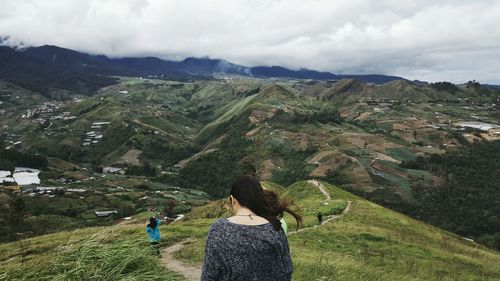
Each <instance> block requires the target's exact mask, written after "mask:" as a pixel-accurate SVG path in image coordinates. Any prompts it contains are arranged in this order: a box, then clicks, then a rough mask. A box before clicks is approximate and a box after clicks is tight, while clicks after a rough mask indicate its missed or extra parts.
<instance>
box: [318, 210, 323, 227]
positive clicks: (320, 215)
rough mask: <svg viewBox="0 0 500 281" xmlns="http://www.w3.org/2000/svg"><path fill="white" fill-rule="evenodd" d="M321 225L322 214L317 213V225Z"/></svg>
mask: <svg viewBox="0 0 500 281" xmlns="http://www.w3.org/2000/svg"><path fill="white" fill-rule="evenodd" d="M322 223H323V214H322V213H321V212H319V213H318V224H320V225H321V224H322Z"/></svg>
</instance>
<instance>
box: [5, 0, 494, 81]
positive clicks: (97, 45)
mask: <svg viewBox="0 0 500 281" xmlns="http://www.w3.org/2000/svg"><path fill="white" fill-rule="evenodd" d="M0 5H1V7H2V9H1V10H0V36H10V38H11V39H10V40H13V41H22V42H24V43H25V44H29V45H43V44H53V45H58V46H62V47H67V48H71V49H76V50H80V51H85V52H90V53H96V54H101V53H102V54H106V55H108V56H113V57H119V56H146V55H152V56H159V57H162V58H165V59H182V58H184V57H187V56H210V57H213V58H224V59H227V60H230V61H233V62H236V63H241V64H245V65H249V66H254V65H283V66H287V67H292V68H299V67H307V68H311V69H318V70H326V71H332V72H334V73H359V74H361V73H364V74H366V73H381V74H393V75H401V76H404V77H407V78H409V79H420V80H427V81H440V80H448V81H453V82H465V81H467V80H471V79H477V80H479V81H481V82H485V83H497V84H500V76H499V74H500V29H498V28H497V25H498V19H500V2H498V1H489V0H477V1H461V0H448V1H439V0H436V1H430V0H423V1H416V0H405V1H401V0H380V1H368V0H337V1H330V0H315V1H303V0H275V1H269V0H211V1H197V0H177V1H174V0H149V1H146V0H134V1H124V0H79V1H65V0H44V1H41V0H40V1H35V0H25V1H17V0H0Z"/></svg>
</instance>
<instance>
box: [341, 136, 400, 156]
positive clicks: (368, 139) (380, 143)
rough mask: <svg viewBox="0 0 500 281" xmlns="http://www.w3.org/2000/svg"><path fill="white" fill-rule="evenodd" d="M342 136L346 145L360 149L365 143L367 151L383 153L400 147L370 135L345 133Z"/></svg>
mask: <svg viewBox="0 0 500 281" xmlns="http://www.w3.org/2000/svg"><path fill="white" fill-rule="evenodd" d="M344 136H345V140H346V141H347V142H348V143H350V144H353V145H355V146H357V147H358V148H361V149H362V148H363V147H364V145H365V143H367V146H366V148H367V149H369V150H373V151H378V152H384V151H385V150H386V149H388V148H396V147H401V145H399V144H396V143H392V142H388V141H387V140H386V139H384V138H382V137H379V136H375V135H370V134H359V133H346V134H344Z"/></svg>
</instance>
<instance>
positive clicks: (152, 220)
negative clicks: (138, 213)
mask: <svg viewBox="0 0 500 281" xmlns="http://www.w3.org/2000/svg"><path fill="white" fill-rule="evenodd" d="M148 227H151V228H155V227H156V218H153V217H151V218H149V224H148Z"/></svg>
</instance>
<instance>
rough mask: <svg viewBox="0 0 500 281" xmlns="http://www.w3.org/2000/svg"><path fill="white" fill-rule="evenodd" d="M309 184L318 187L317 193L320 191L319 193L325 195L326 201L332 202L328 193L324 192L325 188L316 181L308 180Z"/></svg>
mask: <svg viewBox="0 0 500 281" xmlns="http://www.w3.org/2000/svg"><path fill="white" fill-rule="evenodd" d="M309 182H310V183H312V184H314V185H315V186H317V187H318V189H319V191H321V193H323V194H324V195H325V197H326V200H332V197H331V196H330V193H328V192H327V191H326V189H325V186H324V185H323V184H322V183H320V182H319V181H317V180H310V181H309Z"/></svg>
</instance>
